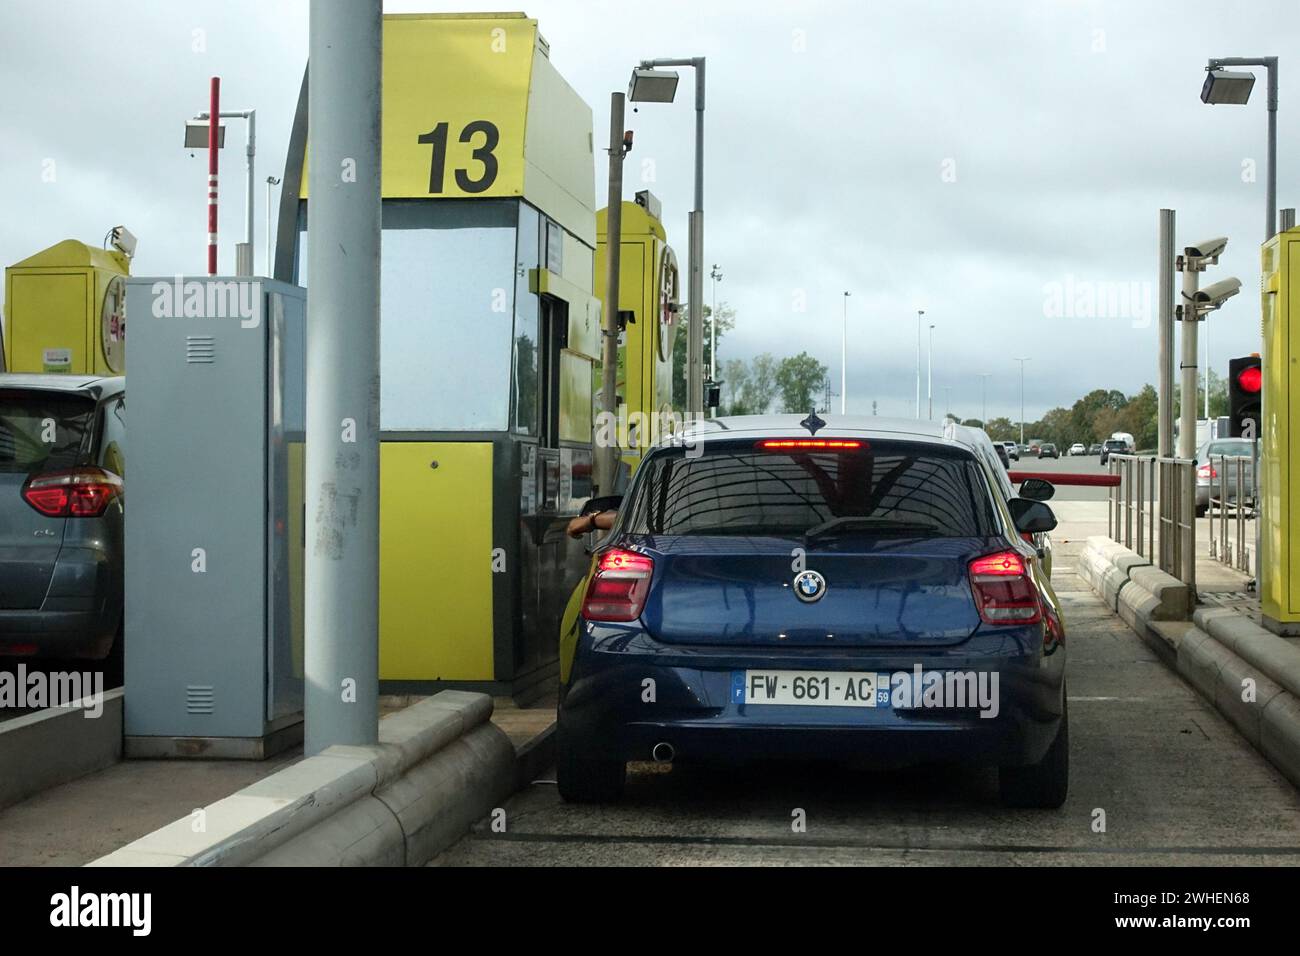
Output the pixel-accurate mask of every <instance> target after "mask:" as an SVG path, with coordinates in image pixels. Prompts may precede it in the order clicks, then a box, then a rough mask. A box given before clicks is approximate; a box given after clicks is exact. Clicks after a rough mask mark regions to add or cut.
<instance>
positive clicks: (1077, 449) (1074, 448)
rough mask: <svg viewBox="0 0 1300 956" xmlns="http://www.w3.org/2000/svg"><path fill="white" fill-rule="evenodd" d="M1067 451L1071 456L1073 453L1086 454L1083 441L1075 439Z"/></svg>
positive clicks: (1086, 450)
mask: <svg viewBox="0 0 1300 956" xmlns="http://www.w3.org/2000/svg"><path fill="white" fill-rule="evenodd" d="M1069 453H1070V456H1071V457H1074V456H1075V455H1086V454H1088V449H1086V448H1084V447H1083V442H1081V441H1077V442H1075V443H1074V444H1073V445H1071V446H1070V452H1069Z"/></svg>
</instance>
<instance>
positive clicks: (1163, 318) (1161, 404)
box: [1156, 209, 1174, 458]
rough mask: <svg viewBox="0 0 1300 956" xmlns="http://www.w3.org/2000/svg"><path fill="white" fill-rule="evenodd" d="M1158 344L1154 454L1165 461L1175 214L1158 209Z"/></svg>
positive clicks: (1170, 423)
mask: <svg viewBox="0 0 1300 956" xmlns="http://www.w3.org/2000/svg"><path fill="white" fill-rule="evenodd" d="M1158 221H1159V227H1160V249H1159V252H1158V253H1157V263H1156V264H1157V269H1158V272H1159V283H1160V286H1159V290H1158V291H1159V296H1160V315H1159V319H1158V321H1159V342H1160V347H1159V348H1160V353H1159V355H1158V357H1157V385H1158V386H1159V388H1158V405H1157V413H1156V425H1157V441H1156V453H1157V454H1158V455H1159V456H1160V457H1161V458H1168V457H1169V456H1170V455H1172V454H1173V451H1174V211H1173V210H1172V209H1161V210H1160V214H1159V219H1158Z"/></svg>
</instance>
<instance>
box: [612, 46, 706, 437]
mask: <svg viewBox="0 0 1300 956" xmlns="http://www.w3.org/2000/svg"><path fill="white" fill-rule="evenodd" d="M661 66H689V67H691V68H692V69H694V70H695V208H694V209H693V210H691V216H690V237H689V240H690V248H689V251H688V253H687V258H688V259H689V260H690V264H689V273H690V275H689V278H688V286H687V288H688V295H689V306H690V311H689V317H688V320H687V326H686V332H687V334H686V365H687V369H686V373H687V374H686V412H687V414H688V415H689V416H692V417H697V418H698V417H699V416H700V415H701V414H702V412H703V410H704V362H703V355H702V353H703V351H704V312H703V302H702V301H701V300H702V299H703V298H704V57H702V56H693V57H684V58H675V59H674V58H661V59H655V60H642V61H641V62H640V64H639V65H638V66H637V68H636V69H635V70H633V71H632V78H631V80H630V82H629V83H628V89H627V98H628V99H629V100H631V101H632V102H633V103H671V102H672V101H673V98H674V97H675V96H676V95H677V74H676V73H674V72H672V71H669V70H660V69H657V67H661Z"/></svg>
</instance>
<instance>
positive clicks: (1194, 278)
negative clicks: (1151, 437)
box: [1178, 254, 1200, 458]
mask: <svg viewBox="0 0 1300 956" xmlns="http://www.w3.org/2000/svg"><path fill="white" fill-rule="evenodd" d="M1196 270H1197V264H1196V263H1195V262H1193V261H1192V260H1191V259H1190V257H1189V256H1187V255H1186V254H1184V256H1183V302H1182V309H1183V322H1182V325H1183V334H1182V353H1183V355H1182V366H1181V368H1182V373H1181V376H1180V379H1179V385H1178V388H1179V393H1180V394H1179V396H1178V405H1179V414H1178V457H1179V458H1191V457H1192V456H1194V455H1195V454H1196V360H1197V348H1196V326H1197V322H1196V289H1197V287H1198V286H1199V285H1200V273H1199V272H1197V271H1196Z"/></svg>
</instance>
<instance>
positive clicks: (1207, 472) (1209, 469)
mask: <svg viewBox="0 0 1300 956" xmlns="http://www.w3.org/2000/svg"><path fill="white" fill-rule="evenodd" d="M1196 477H1197V478H1218V477H1219V473H1218V472H1217V471H1215V470H1214V466H1213V465H1202V466H1201V467H1200V468H1197V469H1196Z"/></svg>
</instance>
